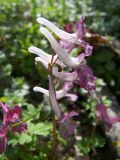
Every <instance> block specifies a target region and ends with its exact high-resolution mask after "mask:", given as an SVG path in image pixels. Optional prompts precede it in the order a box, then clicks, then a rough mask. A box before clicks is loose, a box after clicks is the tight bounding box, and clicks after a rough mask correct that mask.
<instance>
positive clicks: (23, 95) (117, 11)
mask: <svg viewBox="0 0 120 160" xmlns="http://www.w3.org/2000/svg"><path fill="white" fill-rule="evenodd" d="M82 15H84V16H85V17H86V20H85V25H86V28H87V30H88V32H89V33H90V34H91V37H86V40H87V41H89V42H90V43H91V44H92V45H93V46H94V50H93V54H92V56H90V57H89V58H87V62H88V64H89V66H90V67H91V68H92V69H93V72H94V74H95V75H96V76H97V77H98V78H99V79H98V81H97V87H98V90H102V88H103V87H107V89H109V92H110V93H111V94H112V95H113V96H114V97H115V99H116V101H117V102H118V104H119V103H120V0H84V1H83V0H67V1H65V0H4V1H3V0H0V99H1V100H2V101H3V102H7V103H8V104H9V105H11V106H12V105H15V104H20V105H22V106H23V109H24V117H27V116H29V115H31V112H32V113H34V112H36V111H38V112H39V111H40V108H41V107H40V106H41V101H42V95H41V94H37V93H34V92H33V91H32V88H33V87H34V86H35V85H40V86H43V87H44V88H47V85H48V81H47V80H46V79H45V78H44V76H42V75H41V74H39V73H38V71H37V69H36V67H35V64H34V58H35V56H34V55H32V54H30V53H29V52H28V47H30V46H32V45H34V46H36V47H39V48H41V49H43V50H45V51H46V52H48V53H51V49H50V47H49V44H48V43H47V41H46V39H45V38H44V37H43V35H42V34H41V33H40V31H39V24H38V23H37V22H36V17H39V16H42V17H45V18H47V19H49V20H50V21H52V22H54V24H56V25H57V26H58V27H60V28H62V27H63V26H64V25H65V24H67V23H72V24H75V22H76V21H77V20H78V19H79V18H80V17H81V16H82ZM75 91H76V92H77V93H78V95H79V100H78V101H77V102H76V103H75V104H73V105H70V108H71V109H72V108H74V107H76V106H79V107H80V106H81V108H82V109H83V111H84V112H85V113H82V121H83V122H81V124H82V125H83V127H82V129H81V127H80V128H78V131H77V132H78V133H80V132H81V133H83V132H84V134H85V135H86V137H85V138H83V139H82V140H81V142H80V141H78V142H76V146H77V147H78V150H79V152H80V153H81V154H82V155H83V157H85V158H86V159H85V160H88V159H90V160H105V157H102V153H103V152H107V151H106V146H107V142H106V137H105V136H104V135H103V134H102V133H100V132H98V133H97V132H96V133H95V135H94V136H90V135H89V134H88V133H87V132H88V128H87V129H86V125H88V126H91V125H93V124H95V123H96V120H95V108H94V107H93V108H92V109H91V106H94V105H95V104H94V102H93V101H92V100H91V99H88V100H86V95H84V93H83V92H82V91H81V90H80V89H75ZM81 93H82V94H83V95H82V96H81V95H80V94H81ZM104 100H105V102H106V104H108V105H110V104H111V103H112V102H111V100H110V98H106V96H104ZM81 101H82V103H81ZM63 105H67V106H69V105H68V104H67V103H66V104H64V103H63ZM1 116H2V114H1ZM80 120H81V119H80ZM38 121H39V117H35V119H34V121H30V122H29V132H28V134H22V135H19V136H17V138H16V137H15V136H13V135H10V137H11V139H10V141H9V147H8V149H7V151H6V153H5V155H3V156H1V157H0V160H28V159H29V160H46V159H47V156H48V153H49V152H50V149H51V139H50V133H51V125H50V124H49V123H42V122H41V123H39V122H38ZM78 121H79V119H78ZM81 130H82V131H81ZM91 132H92V131H91ZM99 133H100V134H99ZM44 136H45V137H44ZM93 137H94V138H93ZM38 139H39V141H38ZM78 139H79V134H78ZM58 142H59V143H60V144H61V146H62V149H61V148H60V149H61V150H62V151H61V150H59V151H58V155H59V154H60V155H61V156H60V157H61V158H60V160H63V159H65V160H74V159H75V155H74V151H73V148H74V147H73V146H72V143H71V142H69V143H70V144H69V143H67V142H65V141H64V140H62V139H61V138H60V137H59V138H58ZM70 146H71V148H72V149H69V147H70ZM91 146H92V147H91ZM96 148H97V149H96ZM63 153H64V154H65V155H66V156H65V157H62V154H63ZM23 155H24V157H23ZM58 157H59V156H58ZM62 158H63V159H62ZM58 159H59V158H58ZM109 160H110V158H109ZM111 160H112V158H111ZM113 160H114V159H113Z"/></svg>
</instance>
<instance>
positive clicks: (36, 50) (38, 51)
mask: <svg viewBox="0 0 120 160" xmlns="http://www.w3.org/2000/svg"><path fill="white" fill-rule="evenodd" d="M28 51H29V52H31V53H34V54H36V55H37V56H39V57H41V58H42V59H44V60H46V61H47V62H48V63H49V62H50V61H51V58H52V55H49V54H48V53H46V52H44V51H43V50H41V49H39V48H37V47H34V46H31V47H29V48H28Z"/></svg>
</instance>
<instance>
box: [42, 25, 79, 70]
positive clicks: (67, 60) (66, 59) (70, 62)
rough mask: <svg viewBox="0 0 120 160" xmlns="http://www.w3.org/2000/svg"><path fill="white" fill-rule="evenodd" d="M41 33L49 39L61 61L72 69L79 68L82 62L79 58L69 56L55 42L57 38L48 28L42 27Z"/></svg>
mask: <svg viewBox="0 0 120 160" xmlns="http://www.w3.org/2000/svg"><path fill="white" fill-rule="evenodd" d="M40 31H41V32H42V33H43V34H44V36H45V37H46V38H47V39H48V41H49V42H50V44H51V46H52V48H53V49H54V51H55V52H56V54H57V55H58V56H59V58H60V60H61V61H62V62H63V63H64V64H65V65H66V66H68V67H72V68H74V67H77V66H79V64H80V62H81V61H80V62H79V61H78V58H74V57H70V56H69V54H68V53H67V52H66V51H65V50H64V49H63V48H62V47H61V45H60V44H59V43H58V42H57V41H56V40H55V38H54V37H53V36H52V34H51V33H50V32H49V31H48V30H47V29H46V28H44V27H41V28H40Z"/></svg>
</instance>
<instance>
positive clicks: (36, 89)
mask: <svg viewBox="0 0 120 160" xmlns="http://www.w3.org/2000/svg"><path fill="white" fill-rule="evenodd" d="M33 91H35V92H40V93H43V94H45V95H46V96H48V97H49V91H48V90H47V89H44V88H42V87H34V88H33Z"/></svg>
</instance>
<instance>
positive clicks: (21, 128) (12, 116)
mask: <svg viewBox="0 0 120 160" xmlns="http://www.w3.org/2000/svg"><path fill="white" fill-rule="evenodd" d="M0 107H1V109H2V113H3V120H2V125H1V128H0V154H1V153H3V152H4V151H5V150H6V146H7V141H8V137H7V134H8V132H9V131H11V132H13V133H22V132H26V131H27V124H26V123H20V122H21V119H20V118H21V114H22V109H21V107H19V106H17V105H16V106H14V107H13V108H10V107H9V106H8V105H7V104H3V103H2V102H1V101H0ZM17 124H18V125H17Z"/></svg>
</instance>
